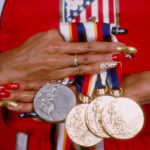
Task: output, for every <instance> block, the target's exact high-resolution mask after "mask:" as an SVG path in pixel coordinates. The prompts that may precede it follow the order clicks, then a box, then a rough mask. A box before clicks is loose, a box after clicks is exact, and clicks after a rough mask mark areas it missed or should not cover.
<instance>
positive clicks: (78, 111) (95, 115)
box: [65, 96, 144, 147]
mask: <svg viewBox="0 0 150 150" xmlns="http://www.w3.org/2000/svg"><path fill="white" fill-rule="evenodd" d="M143 122H144V117H143V112H142V110H141V108H140V106H139V105H138V104H137V103H136V102H134V101H133V100H131V99H128V98H123V97H120V98H115V97H112V96H100V97H97V98H96V99H94V100H93V101H92V102H91V103H90V104H81V105H78V106H76V107H74V108H73V109H72V110H71V111H70V112H69V114H68V116H67V119H66V122H65V125H66V130H67V133H68V135H69V137H70V138H71V139H72V141H73V142H75V143H76V144H78V145H80V146H84V147H90V146H94V145H96V144H98V143H99V142H100V141H101V140H102V139H103V138H109V137H114V138H117V139H129V138H132V137H134V136H135V135H137V133H139V131H140V130H141V128H142V126H143Z"/></svg>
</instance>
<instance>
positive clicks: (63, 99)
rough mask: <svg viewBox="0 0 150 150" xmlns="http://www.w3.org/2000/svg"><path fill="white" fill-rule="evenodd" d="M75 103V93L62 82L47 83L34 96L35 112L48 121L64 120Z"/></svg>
mask: <svg viewBox="0 0 150 150" xmlns="http://www.w3.org/2000/svg"><path fill="white" fill-rule="evenodd" d="M75 105H76V98H75V95H74V93H73V92H72V90H71V89H69V88H68V87H67V86H65V85H62V84H47V85H45V86H44V87H42V88H41V89H40V90H39V91H38V92H37V93H36V95H35V97H34V109H35V112H36V113H37V115H38V116H39V117H40V118H42V119H44V120H45V121H48V122H61V121H64V120H65V119H66V116H67V114H68V113H69V111H70V110H71V109H72V108H73V107H75Z"/></svg>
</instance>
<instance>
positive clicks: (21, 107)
mask: <svg viewBox="0 0 150 150" xmlns="http://www.w3.org/2000/svg"><path fill="white" fill-rule="evenodd" d="M17 104H18V106H17V107H7V108H8V109H9V110H11V111H15V112H33V111H34V108H33V104H32V103H21V102H20V103H17Z"/></svg>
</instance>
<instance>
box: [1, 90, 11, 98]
mask: <svg viewBox="0 0 150 150" xmlns="http://www.w3.org/2000/svg"><path fill="white" fill-rule="evenodd" d="M8 97H10V92H8V91H4V90H1V91H0V98H8Z"/></svg>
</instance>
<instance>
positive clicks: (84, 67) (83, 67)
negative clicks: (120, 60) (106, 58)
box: [48, 62, 117, 80]
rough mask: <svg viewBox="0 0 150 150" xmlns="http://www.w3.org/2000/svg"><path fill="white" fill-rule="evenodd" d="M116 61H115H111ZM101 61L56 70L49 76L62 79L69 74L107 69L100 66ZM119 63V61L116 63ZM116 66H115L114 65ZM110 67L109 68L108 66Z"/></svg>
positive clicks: (82, 73) (83, 73)
mask: <svg viewBox="0 0 150 150" xmlns="http://www.w3.org/2000/svg"><path fill="white" fill-rule="evenodd" d="M110 63H114V62H110ZM100 64H101V63H100V62H98V63H95V64H90V65H80V66H78V67H69V68H65V69H61V70H56V71H55V72H50V73H49V74H48V75H49V78H52V79H53V78H54V79H56V80H57V79H60V78H65V77H68V76H75V75H86V74H95V73H100V72H104V71H106V68H100ZM116 65H117V63H116ZM114 67H115V66H114ZM107 69H108V68H107Z"/></svg>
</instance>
